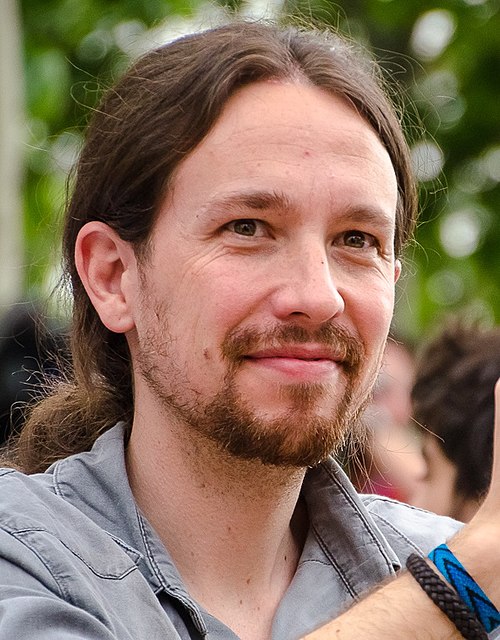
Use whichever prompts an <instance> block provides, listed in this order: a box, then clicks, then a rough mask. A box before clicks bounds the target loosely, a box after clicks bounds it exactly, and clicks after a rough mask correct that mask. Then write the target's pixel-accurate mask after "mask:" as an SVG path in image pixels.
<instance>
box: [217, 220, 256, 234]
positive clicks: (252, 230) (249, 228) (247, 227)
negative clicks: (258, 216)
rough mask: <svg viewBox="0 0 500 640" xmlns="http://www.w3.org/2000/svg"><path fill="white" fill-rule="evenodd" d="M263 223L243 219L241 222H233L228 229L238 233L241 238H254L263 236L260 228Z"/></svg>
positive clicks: (228, 225) (227, 226)
mask: <svg viewBox="0 0 500 640" xmlns="http://www.w3.org/2000/svg"><path fill="white" fill-rule="evenodd" d="M261 226H262V223H261V222H260V221H259V220H253V219H252V218H242V219H241V220H233V221H232V222H229V223H228V224H227V225H226V229H228V230H229V231H232V232H233V233H236V234H237V235H239V236H250V237H254V236H257V235H262V233H263V232H262V230H261V229H260V227H261Z"/></svg>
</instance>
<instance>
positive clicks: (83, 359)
mask: <svg viewBox="0 0 500 640" xmlns="http://www.w3.org/2000/svg"><path fill="white" fill-rule="evenodd" d="M265 79H291V80H298V81H301V80H302V81H304V82H308V83H312V84H313V85H316V86H319V87H322V88H324V89H326V90H327V91H329V92H331V93H333V94H336V95H340V96H343V97H344V98H346V99H347V100H349V101H350V103H351V104H352V105H353V106H354V108H355V109H357V111H358V112H359V113H360V114H361V116H362V117H364V118H365V119H366V120H367V121H368V122H369V123H370V125H371V126H372V127H373V128H374V130H375V131H376V132H377V134H378V136H379V137H380V140H381V141H382V143H383V144H384V146H385V147H386V149H387V151H388V153H389V155H390V158H391V160H392V164H393V166H394V170H395V172H396V177H397V181H398V186H399V204H398V210H397V216H396V238H395V250H396V252H399V251H400V250H401V248H402V247H403V245H404V244H405V243H406V241H407V240H408V239H409V238H410V237H411V235H412V232H413V228H414V224H415V218H416V190H415V185H414V181H413V177H412V171H411V168H410V160H409V153H408V148H407V144H406V142H405V139H404V136H403V133H402V128H401V124H400V121H399V118H398V115H397V113H396V111H395V109H394V107H393V105H392V103H391V101H390V99H388V97H387V95H386V92H385V90H384V88H383V82H382V80H381V75H380V71H379V70H378V67H377V65H376V64H375V63H374V62H373V61H371V60H369V59H367V58H366V56H365V55H364V54H363V55H362V54H361V53H360V51H359V50H358V49H357V48H356V47H355V46H354V45H353V44H352V43H350V42H347V41H345V40H344V39H342V38H341V37H339V36H336V35H332V34H329V35H326V34H320V33H317V32H311V31H301V30H299V29H296V28H290V27H287V28H280V27H278V26H275V25H267V24H262V23H245V22H244V23H241V22H239V23H233V24H230V25H226V26H223V27H219V28H216V29H212V30H209V31H205V32H202V33H197V34H194V35H190V36H187V37H184V38H181V39H179V40H177V41H175V42H173V43H171V44H168V45H166V46H163V47H160V48H159V49H156V50H154V51H151V52H150V53H147V54H146V55H145V56H144V57H142V58H141V59H140V60H138V62H137V63H136V64H135V65H134V66H133V67H132V68H131V69H130V70H129V71H128V73H127V74H126V75H125V76H124V77H123V78H122V80H121V81H120V82H119V83H118V84H117V85H116V86H115V87H114V88H113V89H111V90H110V91H108V93H107V94H106V95H105V97H104V100H103V101H102V104H101V105H100V106H99V108H98V109H97V110H96V111H95V113H94V115H93V118H92V121H91V123H90V126H89V128H88V132H87V137H86V144H85V146H84V149H83V151H82V153H81V156H80V159H79V162H78V165H77V167H76V180H75V185H74V191H73V195H72V198H71V200H70V202H69V204H68V207H67V211H66V219H65V220H66V221H65V229H64V236H63V251H64V266H65V272H66V274H67V278H68V281H69V284H70V286H71V290H72V295H73V324H72V337H71V348H72V357H73V371H72V374H71V379H70V380H69V381H67V382H65V383H64V384H61V385H60V386H59V387H58V388H57V389H56V390H55V391H54V393H52V395H50V396H49V397H47V398H46V399H44V400H43V401H42V402H40V403H39V404H38V405H36V406H35V407H34V408H33V410H32V411H31V415H30V417H29V418H28V420H27V423H26V425H25V427H24V429H23V431H22V432H21V435H20V437H19V439H18V440H17V443H16V449H15V450H14V454H15V457H14V458H12V460H13V461H14V462H15V463H16V464H17V466H19V467H21V468H22V469H24V470H25V471H27V472H34V471H39V470H43V469H45V468H46V467H47V466H48V465H49V464H50V463H51V462H53V461H55V460H57V459H59V458H61V457H64V456H66V455H68V454H71V453H75V452H78V451H82V450H85V449H88V448H90V447H91V446H92V444H93V442H94V440H95V439H96V437H97V436H98V435H99V434H100V433H101V432H103V431H104V430H106V429H108V428H109V427H111V426H112V425H113V424H115V423H116V422H117V421H118V420H124V421H126V422H128V423H129V424H130V422H131V420H132V415H133V407H134V404H133V403H134V400H133V381H132V373H131V363H130V354H129V350H128V347H127V342H126V340H125V338H124V336H123V335H119V334H114V333H111V332H110V331H109V330H108V329H106V327H104V325H103V324H102V323H101V321H100V319H99V317H98V315H97V313H96V311H95V309H94V308H93V306H92V304H91V303H90V300H89V298H88V296H87V294H86V292H85V290H84V288H83V285H82V283H81V281H80V279H79V277H78V274H77V272H76V268H75V262H74V247H75V240H76V237H77V234H78V232H79V230H80V229H81V227H82V226H83V225H84V224H85V223H87V222H89V221H90V220H100V221H102V222H105V223H106V224H108V225H110V226H111V227H112V228H113V229H115V230H116V231H117V233H118V234H119V235H120V237H121V238H123V239H125V240H127V241H129V242H131V243H132V244H133V245H134V247H135V250H136V251H137V253H138V254H139V255H141V253H144V252H145V251H147V243H148V238H149V236H150V233H151V229H152V227H153V225H154V222H155V215H156V212H157V210H158V204H159V202H160V201H161V200H162V198H164V196H165V191H166V190H167V189H168V187H169V180H170V178H171V176H172V173H173V171H174V170H175V168H176V167H177V165H178V164H179V162H180V161H181V160H182V159H183V158H184V157H185V156H186V154H188V153H190V152H191V151H192V150H193V149H194V148H195V147H196V146H197V145H198V144H199V143H200V142H201V140H202V139H203V138H204V136H206V134H207V133H208V131H209V130H210V129H211V127H212V126H213V125H214V123H215V122H216V121H217V118H218V116H219V114H220V113H221V110H222V109H223V107H224V105H225V103H226V102H227V100H228V99H229V98H230V97H231V95H232V94H234V92H235V91H236V90H237V89H239V88H240V87H242V86H245V85H248V84H250V83H252V82H257V81H259V80H265Z"/></svg>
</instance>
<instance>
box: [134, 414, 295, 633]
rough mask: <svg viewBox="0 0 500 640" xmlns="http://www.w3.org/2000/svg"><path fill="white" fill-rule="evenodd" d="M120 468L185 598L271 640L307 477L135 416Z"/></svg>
mask: <svg viewBox="0 0 500 640" xmlns="http://www.w3.org/2000/svg"><path fill="white" fill-rule="evenodd" d="M151 443H154V446H152V445H151ZM127 467H128V473H129V478H130V484H131V487H132V491H133V493H134V496H135V498H136V501H137V503H138V506H139V508H140V509H141V511H142V512H143V513H144V515H145V516H146V517H147V518H148V520H149V521H150V523H151V525H152V526H153V527H154V529H155V530H156V532H157V533H158V535H159V536H160V538H161V539H162V541H163V543H164V544H165V546H166V548H167V549H168V551H169V553H170V554H171V556H172V559H173V560H174V563H175V565H176V567H177V569H178V571H179V573H180V574H181V576H182V578H183V580H184V583H185V584H186V587H187V589H188V591H189V592H190V594H191V595H192V596H193V597H194V598H195V599H196V600H197V601H198V602H199V603H200V604H201V605H202V606H203V607H204V608H205V609H206V610H207V611H209V612H210V613H211V614H212V615H214V616H216V617H217V618H219V619H220V620H221V621H223V622H225V623H226V624H227V625H228V626H230V627H231V628H232V629H233V630H234V631H235V632H236V633H238V635H239V636H240V637H242V638H244V637H249V638H250V637H251V638H258V637H261V638H266V637H269V635H270V626H271V621H272V618H273V616H274V613H275V611H276V608H277V606H278V604H279V602H280V600H281V598H282V596H283V594H284V592H285V590H286V589H287V587H288V585H289V584H290V581H291V579H292V577H293V575H294V573H295V570H296V567H297V562H298V559H299V556H300V553H301V550H302V545H303V539H304V536H305V531H306V517H305V509H304V508H303V507H302V505H301V504H300V502H299V501H298V498H299V493H300V488H301V485H302V481H303V477H304V470H302V469H290V468H286V469H282V468H277V467H270V466H266V465H263V464H261V463H260V462H258V461H246V460H237V459H235V458H233V457H232V456H230V455H228V454H227V453H226V452H224V451H221V450H220V449H219V448H218V447H217V445H216V444H214V443H213V442H211V441H210V440H209V439H208V438H206V437H204V436H202V435H200V434H198V433H196V432H195V430H194V429H192V428H190V427H189V426H186V425H180V424H178V423H176V422H175V421H174V420H172V419H171V417H169V418H168V419H165V420H158V418H156V419H155V420H148V421H145V420H141V418H140V416H139V414H138V415H137V418H136V420H135V421H134V426H133V429H132V434H131V438H130V442H129V446H128V450H127ZM256 625H257V626H258V627H259V628H258V629H257V628H256Z"/></svg>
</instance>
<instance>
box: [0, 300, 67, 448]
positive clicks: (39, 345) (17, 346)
mask: <svg viewBox="0 0 500 640" xmlns="http://www.w3.org/2000/svg"><path fill="white" fill-rule="evenodd" d="M56 353H58V354H60V356H62V354H63V345H62V338H61V334H60V331H59V329H58V328H57V327H55V326H50V327H49V326H46V320H45V318H44V314H43V312H42V311H41V309H40V308H39V306H38V305H37V304H36V303H35V302H28V301H26V302H19V303H17V304H15V305H12V306H11V307H10V308H9V309H8V310H7V311H6V312H5V313H4V314H3V315H2V316H1V317H0V445H2V444H3V443H5V441H6V440H7V438H8V436H9V435H10V433H11V432H12V431H17V430H18V429H20V428H21V426H22V424H23V421H24V414H25V408H26V405H27V404H28V403H29V402H30V401H31V400H33V398H34V397H40V396H41V393H42V390H43V388H44V387H45V384H46V383H44V382H43V381H44V380H46V379H47V376H48V377H49V378H51V377H52V376H54V375H58V365H56V361H55V354H56ZM57 360H58V361H59V360H60V358H57Z"/></svg>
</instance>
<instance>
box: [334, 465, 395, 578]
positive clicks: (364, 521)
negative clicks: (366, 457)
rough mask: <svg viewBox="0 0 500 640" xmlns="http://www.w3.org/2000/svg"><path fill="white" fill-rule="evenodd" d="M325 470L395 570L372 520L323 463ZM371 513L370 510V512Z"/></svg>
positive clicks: (388, 563)
mask: <svg viewBox="0 0 500 640" xmlns="http://www.w3.org/2000/svg"><path fill="white" fill-rule="evenodd" d="M322 468H323V470H324V471H325V472H326V473H327V474H328V476H329V477H330V479H331V480H332V482H333V483H334V484H336V486H337V488H338V489H339V491H340V492H341V494H342V495H343V496H344V498H345V499H346V500H347V501H348V502H349V504H350V505H351V507H352V508H353V511H354V515H355V516H356V517H357V518H358V519H359V520H360V521H361V522H362V524H363V525H364V527H365V530H366V531H367V533H368V535H369V536H370V538H371V539H372V540H373V542H374V543H375V545H376V546H377V547H378V549H379V551H380V553H381V555H382V557H383V559H384V561H385V564H386V566H387V568H388V570H389V571H390V572H393V571H394V567H393V563H392V562H391V559H390V558H389V556H388V555H387V553H386V550H385V549H384V547H383V545H382V544H381V542H380V540H379V539H378V537H377V536H376V535H375V533H374V532H373V531H372V527H371V526H370V522H369V521H368V520H367V518H365V517H364V516H363V514H362V513H361V512H360V511H359V509H358V508H357V506H356V504H355V502H354V500H353V499H352V497H351V496H350V495H349V493H348V492H347V491H345V488H344V486H343V485H342V483H341V482H339V479H338V478H337V477H336V475H335V474H334V473H332V471H331V470H330V469H329V468H328V467H327V466H326V465H322ZM368 513H370V512H368ZM370 515H371V513H370Z"/></svg>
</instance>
